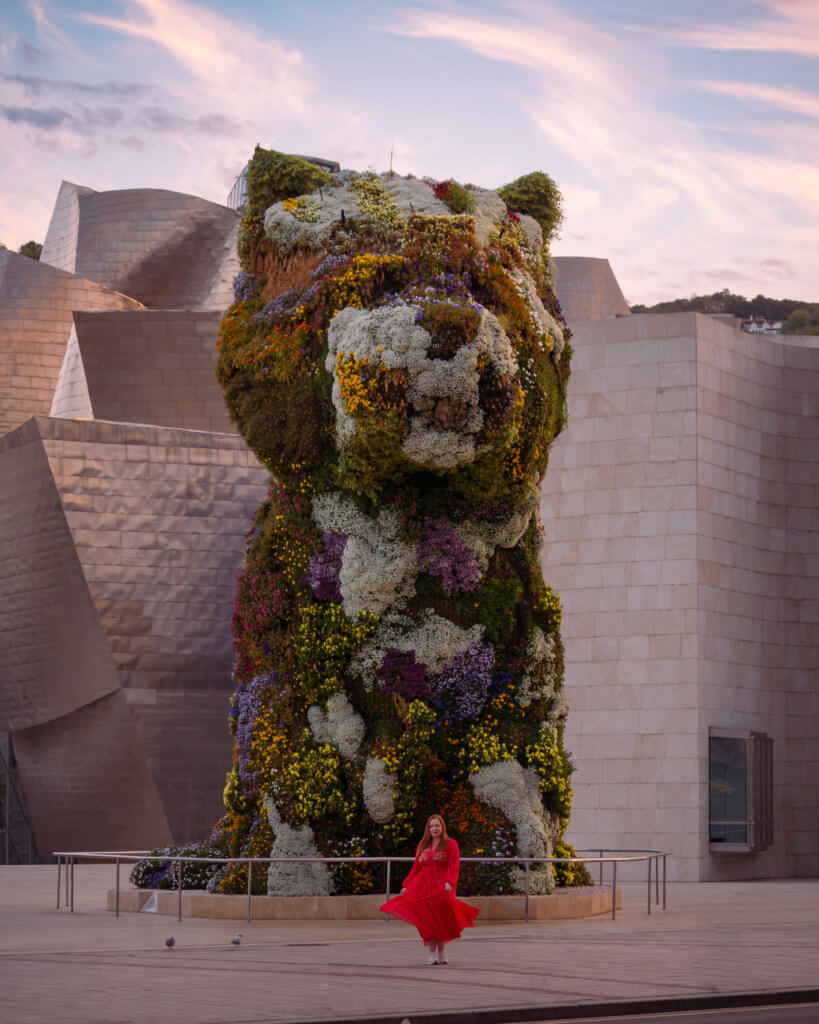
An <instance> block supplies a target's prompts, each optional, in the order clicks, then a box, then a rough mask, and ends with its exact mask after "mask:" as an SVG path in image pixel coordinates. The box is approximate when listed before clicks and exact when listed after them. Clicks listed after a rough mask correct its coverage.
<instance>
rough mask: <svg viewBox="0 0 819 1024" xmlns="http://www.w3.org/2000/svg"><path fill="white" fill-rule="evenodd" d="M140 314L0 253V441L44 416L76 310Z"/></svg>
mask: <svg viewBox="0 0 819 1024" xmlns="http://www.w3.org/2000/svg"><path fill="white" fill-rule="evenodd" d="M83 308H85V309H139V308H140V304H139V303H138V302H136V301H135V300H134V299H129V298H128V297H127V296H125V295H118V294H117V293H116V292H113V291H111V290H110V289H108V288H105V287H103V286H102V285H100V284H97V283H95V282H94V281H87V280H85V279H84V278H81V277H75V276H74V275H73V274H69V273H66V272H65V271H62V270H58V269H56V268H55V267H50V266H48V265H47V264H45V263H41V262H39V261H37V260H32V259H29V258H28V257H27V256H21V255H20V254H19V253H13V252H7V251H5V250H2V249H0V437H2V435H3V434H5V433H6V431H8V430H12V429H14V428H15V427H19V426H20V424H21V423H24V422H25V421H26V420H27V419H29V417H31V416H47V415H48V413H49V410H50V409H51V403H52V400H53V398H54V388H55V386H56V384H57V377H58V375H59V372H60V367H61V365H62V363H63V358H64V356H65V350H66V344H67V342H68V338H69V335H70V333H71V327H72V324H73V321H72V311H73V310H75V309H83Z"/></svg>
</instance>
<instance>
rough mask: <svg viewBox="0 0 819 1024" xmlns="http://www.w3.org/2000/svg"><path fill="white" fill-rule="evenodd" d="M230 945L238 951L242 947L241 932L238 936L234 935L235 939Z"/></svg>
mask: <svg viewBox="0 0 819 1024" xmlns="http://www.w3.org/2000/svg"><path fill="white" fill-rule="evenodd" d="M230 944H231V946H233V948H234V949H238V948H239V946H241V944H242V933H241V932H239V934H238V935H234V936H233V938H232V939H231V940H230Z"/></svg>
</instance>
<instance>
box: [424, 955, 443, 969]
mask: <svg viewBox="0 0 819 1024" xmlns="http://www.w3.org/2000/svg"><path fill="white" fill-rule="evenodd" d="M439 962H440V961H439V960H438V954H437V953H430V954H429V956H428V957H427V966H428V967H434V966H435V965H436V964H437V963H439Z"/></svg>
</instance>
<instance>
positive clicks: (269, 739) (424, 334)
mask: <svg viewBox="0 0 819 1024" xmlns="http://www.w3.org/2000/svg"><path fill="white" fill-rule="evenodd" d="M279 156H280V154H274V156H272V157H271V155H270V154H266V153H265V151H263V150H260V149H258V148H257V151H256V154H255V155H254V157H253V160H252V161H251V165H250V172H249V174H248V183H249V187H250V191H251V195H250V199H249V204H248V209H249V210H250V211H251V212H250V214H249V215H248V217H247V218H246V221H245V223H244V225H243V229H242V236H241V237H242V247H241V252H242V258H243V262H244V270H243V271H242V273H240V274H239V276H238V277H237V280H236V302H235V303H234V305H233V306H232V307H231V308H230V309H229V310H228V312H227V314H226V315H225V318H224V320H223V323H222V328H221V336H220V342H219V345H220V359H219V368H218V375H219V379H220V381H221V383H222V385H223V387H224V392H225V397H226V401H227V404H228V408H229V410H230V413H231V416H232V417H233V419H234V420H235V422H236V423H237V425H238V427H239V429H240V431H241V432H242V434H243V436H244V437H245V439H246V440H247V442H248V444H249V445H250V446H251V448H252V449H253V450H254V451H255V452H256V454H257V455H258V457H259V458H260V459H261V460H262V461H263V462H264V464H265V465H266V466H267V467H268V468H269V469H270V472H271V475H272V486H271V490H270V495H269V498H268V500H267V501H266V502H265V503H264V504H263V505H262V507H261V508H260V509H259V511H258V512H257V515H256V518H255V522H254V525H253V528H252V530H251V531H250V533H249V535H248V549H247V556H246V560H245V565H244V569H243V572H242V574H241V576H240V578H239V581H238V589H237V594H236V610H235V615H234V621H233V631H234V637H235V649H236V670H235V673H236V690H235V694H234V697H233V703H232V709H231V729H232V731H233V735H234V737H235V760H234V767H233V770H232V772H231V774H230V776H229V779H228V785H227V786H226V789H225V801H226V804H227V806H228V813H227V815H226V816H225V818H224V819H223V820H222V822H220V824H219V826H218V828H217V838H221V839H222V840H223V841H224V842H226V843H227V845H228V848H229V851H230V853H231V855H235V856H238V855H239V854H245V855H252V854H257V855H260V856H265V855H268V854H269V853H270V852H271V851H272V853H273V855H274V856H307V855H310V854H313V855H315V854H317V853H318V854H322V855H326V856H345V855H348V854H367V855H383V854H409V853H411V852H412V850H413V842H414V840H415V838H416V837H417V835H418V834H419V832H420V830H421V828H422V826H423V823H424V821H425V820H426V818H427V816H428V815H429V814H430V813H432V812H440V813H442V814H443V816H444V818H445V819H446V820H447V822H448V825H449V826H450V828H451V830H452V831H453V833H454V834H455V835H456V836H457V838H458V839H459V841H460V843H461V848H462V851H463V853H464V855H466V856H469V855H475V856H490V855H496V856H499V857H503V856H523V857H546V856H550V855H552V853H553V850H554V849H555V848H557V850H558V852H559V853H561V852H562V853H565V851H566V849H567V847H566V846H565V845H563V844H562V841H561V840H560V837H561V835H562V833H563V830H564V829H565V827H566V823H567V821H568V817H569V809H570V800H571V790H570V786H569V777H570V773H571V765H570V763H569V759H568V756H567V754H566V752H565V750H564V748H563V742H562V736H563V722H564V717H565V714H566V705H565V701H564V698H563V692H562V680H563V647H562V643H561V640H560V634H559V625H560V605H559V602H558V599H557V596H556V595H555V594H554V593H553V592H552V591H551V590H550V588H549V587H548V586H547V585H546V583H545V582H544V580H543V578H542V575H541V571H540V566H539V560H538V551H539V548H540V542H541V536H540V529H539V524H538V500H539V491H540V485H541V481H542V479H543V474H544V472H545V470H546V464H547V460H548V455H549V449H550V446H551V444H552V442H553V441H554V439H555V437H556V436H557V435H558V433H559V432H560V430H561V428H562V426H563V424H564V422H565V416H566V405H565V399H566V382H567V378H568V373H569V357H570V349H569V347H568V336H569V335H568V331H567V329H566V325H565V322H564V320H563V318H562V316H561V313H560V308H559V306H558V304H557V301H556V299H555V296H554V292H553V290H552V272H551V267H550V262H549V256H548V239H546V240H544V238H543V234H542V229H541V223H539V221H540V222H542V223H547V224H548V223H552V222H554V221H557V220H559V195H558V194H557V193H556V190H555V192H554V195H552V197H551V199H552V200H553V201H555V202H556V203H557V206H556V209H555V216H554V218H553V221H552V222H550V221H549V220H548V218H546V217H545V214H544V210H543V202H545V201H546V200H545V199H543V195H542V194H541V193H538V197H539V198H538V204H539V205H538V204H536V205H537V206H538V208H537V211H536V213H537V214H538V220H536V219H534V217H532V216H529V215H527V214H526V213H525V212H522V211H516V210H513V209H508V208H507V204H506V202H505V201H504V199H503V198H501V196H500V195H499V193H498V192H492V191H487V190H485V189H481V188H477V187H475V186H471V185H468V186H463V185H459V184H458V183H456V182H438V183H436V182H432V181H429V180H419V179H416V178H413V177H401V176H399V175H394V174H383V175H376V174H373V173H366V174H356V173H353V172H349V171H344V172H341V173H340V174H336V175H335V176H333V177H332V178H331V179H330V180H326V179H325V178H322V179H321V180H320V181H319V180H318V179H313V178H311V176H310V175H311V173H312V170H311V168H312V165H307V167H306V168H301V167H300V164H298V163H294V159H295V158H287V159H281V160H280V159H278V158H279ZM256 163H258V164H259V167H258V168H257V167H255V164H256ZM278 166H280V167H282V168H283V169H285V170H286V174H284V171H283V172H282V180H281V181H278V180H276V168H277V167H278ZM257 171H258V173H257ZM541 177H542V178H547V176H546V175H540V176H538V177H537V180H538V181H539V180H540V178H541ZM520 180H521V181H528V180H529V179H520ZM299 181H308V182H310V187H311V188H312V190H311V191H309V192H308V193H306V194H303V195H300V194H292V193H293V192H294V191H295V189H296V188H297V187H298V186H294V185H293V184H292V183H293V182H299ZM314 181H315V184H316V187H314V188H313V183H314ZM548 181H550V182H551V179H548ZM257 182H261V183H262V184H260V185H258V188H257V190H258V189H261V188H262V185H263V187H264V189H265V190H267V191H266V193H265V194H269V195H276V196H277V197H278V198H277V201H275V202H273V203H272V205H269V206H268V207H267V208H266V210H265V212H264V216H263V217H262V216H261V215H260V209H261V208H262V205H263V203H264V196H263V195H257V194H254V191H253V189H254V187H256V186H255V185H254V183H257ZM536 183H537V182H536ZM553 185H554V183H552V186H553ZM288 189H289V191H288ZM518 191H520V190H518ZM529 191H531V189H530V190H529ZM508 194H509V195H513V194H516V192H515V189H514V188H511V187H510V190H509V192H508ZM527 194H528V193H527ZM555 196H557V199H556V200H555V198H554V197H555ZM548 198H549V197H548V196H547V197H546V199H548ZM547 212H548V211H547ZM556 843H557V847H555V844H556ZM581 874H582V873H581ZM561 878H562V879H563V880H567V879H569V878H572V879H573V880H575V881H576V880H582V877H581V876H580V875H577V876H576V874H575V875H573V874H572V873H571V872H566V871H563V872H558V880H560V879H561ZM381 881H382V880H381V879H380V878H379V877H378V872H377V871H375V870H374V869H370V868H367V867H365V866H363V865H361V866H352V867H350V866H347V867H326V866H324V865H309V866H298V865H297V866H293V865H274V866H273V867H272V868H271V869H270V871H269V872H267V875H266V879H262V878H261V875H260V877H259V878H258V879H255V880H254V886H255V887H256V888H257V889H259V888H266V891H268V892H269V893H271V894H277V895H281V894H285V895H288V894H293V895H296V894H322V893H332V892H348V893H349V892H367V891H369V890H370V889H371V888H372V887H373V886H374V885H375V884H377V883H378V884H381ZM463 882H464V886H465V891H471V892H473V893H478V892H484V891H485V892H516V891H521V889H522V884H523V872H522V870H520V869H515V868H510V867H508V866H507V867H497V866H494V867H492V866H487V867H481V868H478V867H474V866H469V867H468V868H467V869H466V870H465V873H464V877H463ZM245 884H246V876H245V878H244V879H243V878H242V871H241V869H237V868H233V869H232V870H231V871H229V872H226V873H223V875H222V876H221V878H220V880H219V881H218V883H217V885H216V887H217V888H219V889H221V891H235V890H238V889H241V888H243V887H244V885H245ZM553 885H554V874H553V872H552V871H551V870H550V869H549V868H548V867H545V868H541V869H538V870H534V871H533V872H532V891H540V892H547V891H550V889H551V888H552V886H553Z"/></svg>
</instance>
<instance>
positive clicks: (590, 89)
mask: <svg viewBox="0 0 819 1024" xmlns="http://www.w3.org/2000/svg"><path fill="white" fill-rule="evenodd" d="M769 6H770V8H771V10H775V13H776V15H777V17H779V16H780V13H781V11H780V8H784V7H785V6H787V5H782V4H779V5H776V4H771V5H769ZM576 10H577V8H576V7H573V8H572V11H576ZM745 28H747V26H743V25H739V26H738V27H737V31H738V32H739V34H742V33H743V31H744V29H745ZM389 31H391V32H393V33H400V34H406V35H408V36H410V37H413V38H422V39H439V40H445V41H447V42H449V43H451V44H452V45H454V46H456V47H458V48H461V49H464V50H466V51H468V52H470V53H473V54H477V55H479V56H482V57H484V58H486V59H488V60H490V61H493V62H495V63H496V64H497V63H500V62H503V63H507V64H513V65H515V66H516V67H518V68H520V69H521V70H522V71H523V72H524V73H526V74H527V75H528V78H529V81H528V84H527V87H526V88H525V89H520V90H519V91H518V93H517V94H516V95H515V96H514V97H512V96H511V95H510V102H511V101H514V102H516V103H517V104H518V105H519V107H520V108H521V109H522V110H523V111H525V112H526V114H527V115H528V118H529V120H530V123H531V124H532V125H533V126H535V128H536V138H537V137H539V139H540V140H541V143H540V145H539V146H538V148H539V149H543V148H544V143H545V146H546V151H548V152H549V153H550V154H551V160H552V167H551V168H547V169H549V170H550V173H553V174H554V175H555V177H556V178H557V180H558V183H559V184H561V185H563V183H564V181H565V182H566V183H567V184H566V185H565V186H564V188H565V195H566V213H567V217H566V223H565V225H564V229H563V236H564V238H563V241H562V242H561V243H559V244H558V245H557V246H556V247H555V251H556V253H558V254H560V253H566V254H567V255H568V254H569V253H572V249H571V248H569V246H571V247H573V248H574V250H575V251H574V252H573V253H572V254H577V255H607V254H610V253H616V252H618V251H620V252H621V253H622V259H618V272H621V273H622V283H623V287H624V289H625V290H626V291H627V292H628V293H629V294H635V295H642V296H645V295H646V292H647V291H648V292H650V293H651V295H652V298H654V297H656V298H660V297H663V296H662V295H659V294H658V289H659V284H655V283H653V282H652V283H651V284H650V285H649V286H648V287H647V285H646V282H645V278H644V276H643V275H642V274H641V272H640V268H641V267H644V266H645V265H646V261H647V257H648V256H649V255H650V254H654V258H655V259H656V260H657V262H658V264H667V263H668V261H669V258H670V257H671V256H672V254H674V253H679V252H692V251H693V252H694V253H695V254H696V257H697V258H698V259H699V260H700V264H699V268H693V269H692V270H690V271H688V272H686V274H685V275H680V276H679V278H678V280H679V281H680V286H682V284H683V283H685V282H688V283H689V284H690V282H692V281H694V280H696V281H697V282H698V284H699V285H700V286H702V282H703V281H704V280H708V282H709V284H710V289H709V290H715V289H719V288H722V287H724V285H725V284H732V283H734V282H740V281H742V282H754V283H755V284H756V286H757V288H758V290H764V288H765V284H766V282H767V281H769V280H770V279H772V278H773V279H784V278H785V276H786V273H785V270H784V266H788V265H789V266H790V267H791V269H792V266H793V265H797V266H800V267H803V266H804V265H805V263H806V261H807V262H808V264H810V263H814V264H815V256H813V254H812V253H811V252H810V250H809V249H808V236H809V232H810V231H812V232H813V233H814V234H815V233H816V232H817V230H819V217H817V209H819V170H817V163H819V162H814V160H813V159H812V156H813V154H812V148H813V137H812V135H811V134H810V133H808V136H807V139H806V138H805V137H803V138H802V145H801V148H800V147H797V146H795V145H793V146H792V145H788V146H777V145H776V143H777V142H778V135H779V127H778V125H777V124H776V123H774V124H773V125H772V126H770V127H768V126H766V125H763V126H762V128H761V131H762V132H763V133H764V132H765V130H766V128H767V130H768V134H769V138H768V139H767V140H763V144H760V141H759V139H755V140H754V142H753V143H750V142H749V140H748V139H747V138H744V137H742V135H741V134H730V135H729V134H728V133H722V137H720V133H715V132H714V131H713V130H710V131H709V130H708V129H707V128H706V127H705V126H701V125H700V124H699V123H698V122H697V121H696V120H694V118H693V117H688V116H686V114H685V112H684V111H685V104H684V103H682V102H681V101H680V99H681V95H684V92H683V91H682V90H685V89H686V88H688V89H689V91H690V90H691V89H695V90H697V91H701V89H702V88H703V84H702V83H694V84H693V85H692V86H689V85H688V83H685V82H684V80H682V81H681V80H680V78H679V75H678V72H677V71H676V70H675V68H674V65H673V64H672V63H671V61H670V57H669V55H668V51H664V50H663V49H662V47H657V46H654V47H651V48H649V47H647V46H646V44H645V41H644V40H643V39H642V38H641V36H640V33H639V32H637V33H635V32H630V31H629V32H625V31H622V30H621V29H620V27H619V26H609V27H608V28H606V29H603V28H601V27H600V26H599V24H593V23H589V22H586V21H584V20H583V19H582V18H581V17H579V16H577V15H575V14H570V13H567V5H565V4H564V5H563V7H561V6H559V5H558V4H556V3H550V4H542V5H540V4H539V5H532V4H527V3H514V2H512V3H507V4H505V5H504V7H503V8H502V9H500V10H497V9H495V10H486V9H484V10H480V11H479V10H477V9H475V8H474V7H472V6H466V5H465V4H458V3H451V2H448V3H446V6H443V5H441V4H434V5H432V6H429V7H424V8H418V7H413V8H410V9H408V10H405V11H404V12H402V13H401V15H400V16H399V17H398V18H396V19H395V20H394V21H393V22H392V23H391V25H390V27H389ZM675 31H678V30H675ZM539 56H540V57H541V58H542V59H538V58H539ZM487 73H488V74H493V72H492V71H491V70H490V71H488V72H487ZM705 84H706V87H707V86H709V85H710V83H705ZM714 91H722V92H724V94H725V95H734V96H735V97H736V98H743V99H747V100H750V101H753V102H755V103H756V104H757V105H759V104H760V103H762V102H765V103H766V105H769V106H778V107H780V108H783V107H787V108H788V109H790V110H791V111H792V112H796V111H797V109H798V111H799V112H800V113H803V114H811V115H812V112H813V107H812V103H813V101H814V99H815V98H814V97H813V96H812V94H810V93H808V92H805V91H804V90H802V91H800V90H796V89H792V88H788V87H785V86H783V87H781V88H779V87H777V88H773V87H767V86H762V85H756V84H752V85H751V86H750V87H749V88H748V90H747V91H744V90H743V89H742V83H731V82H729V83H721V82H716V83H715V89H714ZM667 96H673V105H672V103H670V102H669V101H668V100H667V99H666V97H667ZM715 134H716V140H715V137H714V136H715ZM783 137H784V136H783ZM554 168H560V169H561V172H560V173H559V174H558V173H556V172H555V170H554ZM586 239H594V240H595V241H594V242H592V243H589V242H588V241H586ZM772 248H773V249H778V250H779V251H780V252H786V253H788V255H787V256H785V257H784V258H783V259H782V265H780V264H779V263H776V262H765V261H766V260H767V259H769V257H768V253H769V252H770V250H771V249H772ZM578 249H579V250H580V252H577V250H578ZM742 249H746V250H749V251H752V252H755V253H757V254H758V255H759V262H757V263H755V264H745V265H741V264H738V263H737V262H736V261H735V260H734V259H733V258H732V254H733V253H736V252H737V251H742ZM771 259H774V258H771ZM703 267H705V268H708V269H705V270H703V269H700V268H703ZM723 273H724V274H725V275H726V276H725V278H724V279H723V278H721V277H720V276H719V275H721V274H723ZM804 276H805V275H804V273H803V277H804ZM677 294H680V293H679V292H678V293H677ZM682 294H685V292H682ZM665 297H668V296H665Z"/></svg>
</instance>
